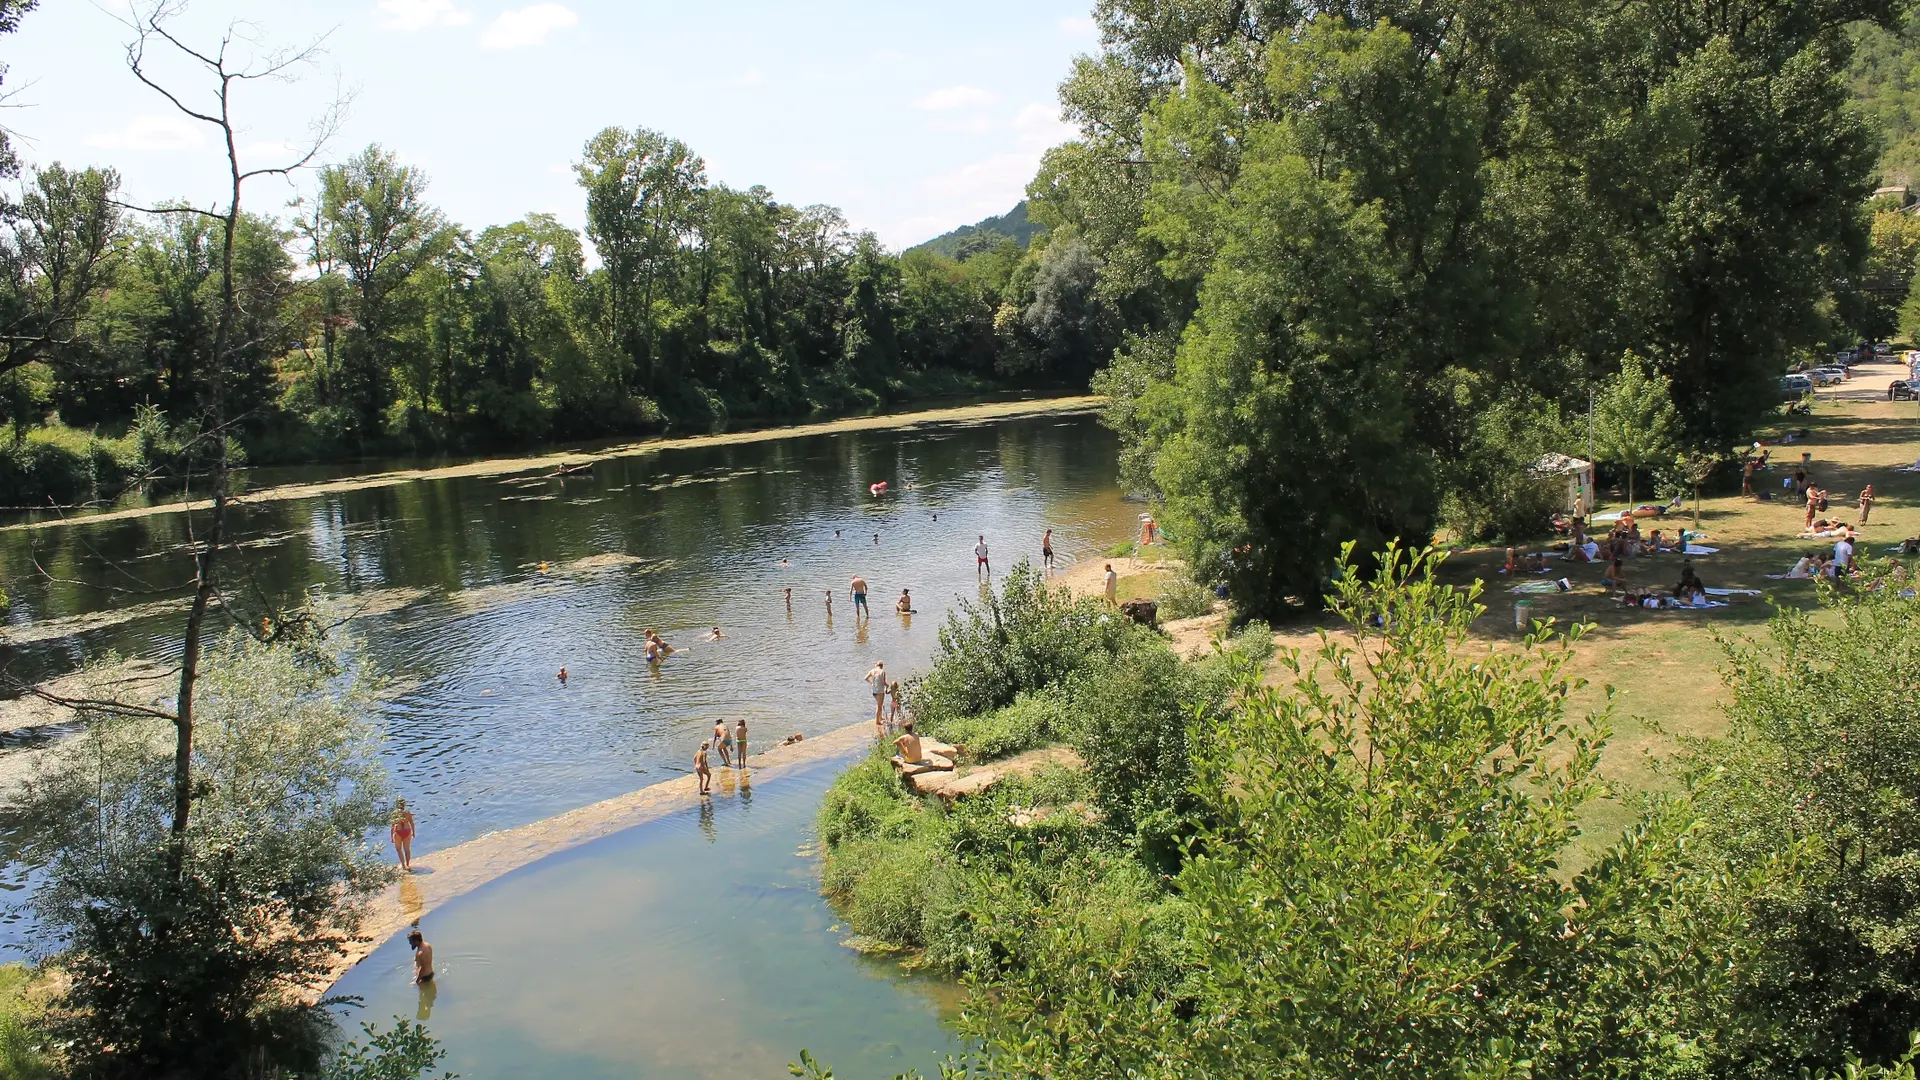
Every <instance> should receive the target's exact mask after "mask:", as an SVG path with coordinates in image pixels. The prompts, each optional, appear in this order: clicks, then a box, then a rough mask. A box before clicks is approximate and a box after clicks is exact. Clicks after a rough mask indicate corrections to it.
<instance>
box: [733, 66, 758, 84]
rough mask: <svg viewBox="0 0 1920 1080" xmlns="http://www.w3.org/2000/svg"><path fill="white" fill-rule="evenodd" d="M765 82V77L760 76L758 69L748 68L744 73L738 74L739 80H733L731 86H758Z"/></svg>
mask: <svg viewBox="0 0 1920 1080" xmlns="http://www.w3.org/2000/svg"><path fill="white" fill-rule="evenodd" d="M765 81H766V76H765V75H763V74H761V72H760V69H759V68H748V69H747V70H746V71H743V72H741V73H740V77H739V78H737V79H735V80H733V85H735V86H759V85H760V84H761V83H763V82H765Z"/></svg>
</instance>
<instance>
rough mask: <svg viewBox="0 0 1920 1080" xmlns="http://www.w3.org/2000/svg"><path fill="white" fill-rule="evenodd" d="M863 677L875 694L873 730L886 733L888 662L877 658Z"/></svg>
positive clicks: (876, 732)
mask: <svg viewBox="0 0 1920 1080" xmlns="http://www.w3.org/2000/svg"><path fill="white" fill-rule="evenodd" d="M862 678H864V679H866V680H867V691H868V692H869V693H871V694H872V695H873V730H874V733H875V734H877V735H878V734H885V733H886V730H887V718H886V704H887V663H886V661H884V660H875V661H874V662H873V667H871V668H869V669H868V670H867V673H866V675H864V676H862Z"/></svg>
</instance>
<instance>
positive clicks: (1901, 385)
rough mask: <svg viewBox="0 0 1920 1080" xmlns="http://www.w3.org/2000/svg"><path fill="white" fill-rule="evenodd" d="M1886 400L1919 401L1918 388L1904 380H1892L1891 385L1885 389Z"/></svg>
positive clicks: (1919, 393)
mask: <svg viewBox="0 0 1920 1080" xmlns="http://www.w3.org/2000/svg"><path fill="white" fill-rule="evenodd" d="M1887 400H1888V401H1916V400H1920V386H1916V385H1915V384H1913V383H1910V382H1908V381H1907V380H1905V379H1895V380H1893V382H1892V384H1891V385H1889V386H1888V387H1887Z"/></svg>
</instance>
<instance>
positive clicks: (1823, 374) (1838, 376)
mask: <svg viewBox="0 0 1920 1080" xmlns="http://www.w3.org/2000/svg"><path fill="white" fill-rule="evenodd" d="M1807 378H1809V379H1812V380H1813V385H1815V386H1839V385H1840V384H1841V383H1843V382H1846V381H1847V373H1846V372H1844V371H1842V370H1840V369H1839V368H1831V367H1817V368H1814V369H1813V370H1811V371H1809V372H1807Z"/></svg>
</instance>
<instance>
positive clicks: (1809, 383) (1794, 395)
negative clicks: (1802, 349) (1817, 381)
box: [1780, 375, 1813, 401]
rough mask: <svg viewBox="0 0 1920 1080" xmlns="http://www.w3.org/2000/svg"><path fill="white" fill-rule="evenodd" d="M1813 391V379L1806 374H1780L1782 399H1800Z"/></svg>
mask: <svg viewBox="0 0 1920 1080" xmlns="http://www.w3.org/2000/svg"><path fill="white" fill-rule="evenodd" d="M1811 393H1813V380H1812V379H1810V378H1808V377H1807V376H1805V375H1782V376H1780V400H1781V401H1798V400H1800V399H1801V398H1803V397H1806V396H1807V395H1808V394H1811Z"/></svg>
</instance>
